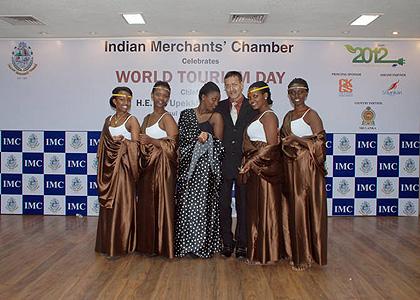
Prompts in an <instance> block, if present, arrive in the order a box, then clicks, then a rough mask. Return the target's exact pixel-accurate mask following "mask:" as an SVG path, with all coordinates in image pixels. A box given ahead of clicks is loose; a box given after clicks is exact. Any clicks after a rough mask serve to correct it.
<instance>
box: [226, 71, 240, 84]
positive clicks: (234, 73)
mask: <svg viewBox="0 0 420 300" xmlns="http://www.w3.org/2000/svg"><path fill="white" fill-rule="evenodd" d="M235 76H236V77H238V79H239V81H240V82H242V74H241V73H239V72H238V71H229V72H227V73H226V75H225V78H224V79H223V80H226V79H228V78H229V77H235Z"/></svg>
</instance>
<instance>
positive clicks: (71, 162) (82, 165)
mask: <svg viewBox="0 0 420 300" xmlns="http://www.w3.org/2000/svg"><path fill="white" fill-rule="evenodd" d="M66 173H67V174H86V173H87V154H85V153H67V154H66Z"/></svg>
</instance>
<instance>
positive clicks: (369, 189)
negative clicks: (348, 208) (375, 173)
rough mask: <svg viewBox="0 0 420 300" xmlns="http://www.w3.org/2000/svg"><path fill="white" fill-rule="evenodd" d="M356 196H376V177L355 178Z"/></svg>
mask: <svg viewBox="0 0 420 300" xmlns="http://www.w3.org/2000/svg"><path fill="white" fill-rule="evenodd" d="M355 197H356V198H376V178H370V177H367V178H361V177H358V178H356V191H355Z"/></svg>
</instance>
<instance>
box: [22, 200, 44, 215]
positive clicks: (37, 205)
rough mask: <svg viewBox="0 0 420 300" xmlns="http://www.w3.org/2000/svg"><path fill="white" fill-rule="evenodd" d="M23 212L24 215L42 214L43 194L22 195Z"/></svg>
mask: <svg viewBox="0 0 420 300" xmlns="http://www.w3.org/2000/svg"><path fill="white" fill-rule="evenodd" d="M23 214H24V215H42V214H44V197H43V196H25V195H24V196H23Z"/></svg>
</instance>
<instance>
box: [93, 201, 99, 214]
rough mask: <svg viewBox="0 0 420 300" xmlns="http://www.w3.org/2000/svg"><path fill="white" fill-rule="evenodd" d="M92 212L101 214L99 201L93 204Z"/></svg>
mask: <svg viewBox="0 0 420 300" xmlns="http://www.w3.org/2000/svg"><path fill="white" fill-rule="evenodd" d="M91 207H92V211H93V212H94V213H96V214H99V201H98V199H95V201H93V203H92V206H91Z"/></svg>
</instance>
